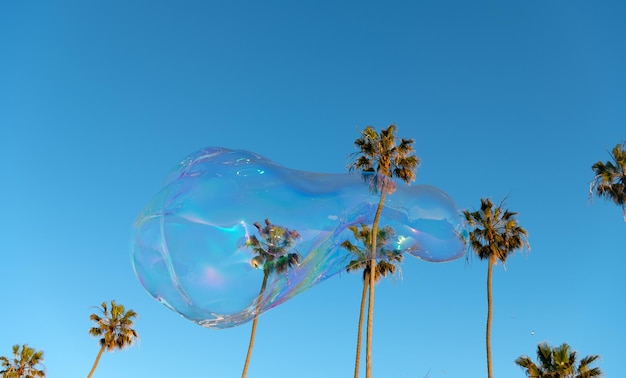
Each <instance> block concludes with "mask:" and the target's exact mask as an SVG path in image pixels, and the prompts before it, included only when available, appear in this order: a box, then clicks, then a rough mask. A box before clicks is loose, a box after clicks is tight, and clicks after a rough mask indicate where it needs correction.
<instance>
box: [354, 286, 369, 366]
mask: <svg viewBox="0 0 626 378" xmlns="http://www.w3.org/2000/svg"><path fill="white" fill-rule="evenodd" d="M368 283H369V278H368V280H367V281H366V280H363V293H362V294H361V311H360V312H359V330H358V333H357V337H356V361H355V362H354V378H359V363H360V361H361V339H362V338H363V337H362V336H363V315H364V314H365V297H366V295H367V286H368Z"/></svg>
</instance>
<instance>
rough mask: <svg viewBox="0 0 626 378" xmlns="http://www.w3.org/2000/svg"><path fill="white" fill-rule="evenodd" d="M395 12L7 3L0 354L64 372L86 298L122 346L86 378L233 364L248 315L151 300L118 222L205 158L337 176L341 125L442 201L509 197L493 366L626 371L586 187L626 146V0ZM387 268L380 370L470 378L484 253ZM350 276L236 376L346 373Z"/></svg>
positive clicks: (612, 249) (614, 289)
mask: <svg viewBox="0 0 626 378" xmlns="http://www.w3.org/2000/svg"><path fill="white" fill-rule="evenodd" d="M295 3H298V4H295ZM408 3H409V2H391V3H388V4H384V5H383V4H382V2H379V3H373V2H352V3H351V2H342V1H340V2H330V1H323V2H290V1H267V2H228V4H226V3H225V2H209V1H206V2H200V1H189V2H183V3H174V2H166V1H135V2H122V1H107V2H82V1H60V2H33V1H16V0H7V1H2V2H1V3H0V55H1V57H0V177H1V180H2V183H1V185H0V249H1V251H2V252H1V256H2V258H1V259H0V272H1V273H0V298H1V299H0V355H8V354H10V352H11V346H12V345H13V344H17V343H20V344H21V343H28V344H29V345H31V346H33V347H35V348H38V349H43V350H44V351H45V353H46V354H45V365H46V367H47V372H48V377H51V378H57V377H59V378H60V377H63V378H73V377H84V376H86V375H87V373H88V372H89V369H90V368H91V365H92V363H93V361H94V359H95V357H96V354H97V352H98V345H97V340H96V339H94V338H92V337H91V336H89V335H88V333H87V330H88V329H89V327H90V326H91V323H90V322H89V319H88V318H89V314H90V313H91V312H93V311H94V309H93V308H92V306H97V305H99V304H100V303H101V302H102V301H109V300H111V299H115V300H116V301H118V302H119V303H122V304H124V305H126V306H127V307H129V308H132V309H134V310H135V311H137V312H138V313H139V315H140V318H139V319H138V321H137V323H136V329H137V331H138V332H139V334H140V338H141V339H140V342H139V343H138V344H137V345H136V346H134V347H133V348H131V349H129V350H126V351H124V352H114V353H108V354H105V355H104V356H103V357H102V359H101V361H100V365H99V367H98V370H97V371H96V374H95V377H121V378H131V377H132V378H134V377H189V376H204V377H237V376H239V375H240V374H241V368H242V365H243V362H244V359H245V353H246V349H247V343H248V338H249V333H250V323H247V324H244V325H242V326H240V327H236V328H231V329H226V330H212V329H204V328H202V327H200V326H197V325H195V324H194V323H192V322H190V321H188V320H185V319H183V318H181V317H180V316H178V315H177V314H175V313H174V312H172V311H170V310H168V309H167V308H165V307H164V306H163V305H161V304H159V303H158V302H156V301H155V300H154V299H152V297H150V296H149V295H148V294H147V293H146V292H145V291H144V289H143V288H142V286H141V285H140V284H139V282H138V281H137V279H136V278H135V276H134V273H133V270H132V266H131V263H130V246H131V236H132V224H133V221H134V219H135V217H136V216H137V215H138V213H139V212H140V211H141V209H142V208H143V207H144V206H145V204H146V203H147V202H148V201H149V199H150V198H151V197H152V196H153V195H154V194H155V193H156V192H157V191H158V190H160V188H161V186H162V183H163V180H164V179H165V177H166V175H167V174H168V172H169V171H170V170H171V169H172V168H173V167H174V166H175V165H176V164H177V163H178V162H179V161H180V159H182V158H183V157H185V156H186V155H187V154H190V153H192V152H194V151H196V150H198V149H200V148H203V147H206V146H223V147H229V148H235V149H246V150H251V151H254V152H256V153H259V154H261V155H264V156H266V157H268V158H270V159H271V160H273V161H275V162H278V163H280V164H282V165H285V166H287V167H289V168H293V169H301V170H307V171H314V172H328V173H339V172H343V171H344V167H345V163H346V156H347V155H348V154H349V153H350V152H352V151H353V146H352V142H353V140H354V139H355V138H356V137H358V132H359V130H361V129H363V128H364V127H366V126H367V125H373V126H375V127H377V128H381V127H385V126H387V125H388V124H391V123H395V124H396V125H397V127H398V134H399V136H402V137H405V138H414V139H415V148H416V151H417V154H418V155H419V157H420V158H421V159H422V165H421V167H420V169H419V171H418V177H417V183H420V184H431V185H435V186H438V187H439V188H441V189H443V190H445V191H446V192H447V193H448V194H450V195H451V196H452V197H453V198H454V199H455V201H456V203H457V204H458V206H459V208H461V209H463V208H469V209H474V208H476V207H478V206H479V204H480V198H481V197H490V198H492V200H494V202H499V201H500V200H502V199H503V198H505V197H508V200H507V204H508V207H509V208H510V209H511V210H513V211H517V212H519V218H518V219H519V222H520V224H521V225H522V226H523V227H525V228H526V229H527V230H528V231H529V234H530V236H529V241H530V243H531V246H532V249H531V252H530V253H528V254H518V255H515V256H513V257H512V258H510V260H509V262H508V264H507V269H506V271H505V270H503V269H502V267H501V266H498V267H497V268H496V269H495V273H494V282H493V285H494V302H495V303H494V319H493V337H492V343H493V359H494V362H493V367H494V373H495V376H497V377H523V376H524V374H523V372H522V370H521V369H519V368H518V367H517V366H515V365H514V363H513V360H514V359H515V358H516V357H518V356H520V355H522V354H528V355H531V356H533V357H534V354H535V350H536V345H537V343H539V342H542V341H548V342H550V343H552V344H560V343H562V342H568V343H569V344H570V345H571V346H572V347H573V348H574V349H575V350H577V351H578V352H579V354H580V355H587V354H600V355H601V356H602V360H601V361H600V364H599V366H600V367H601V368H602V369H603V370H604V371H605V372H606V373H607V376H608V377H617V376H619V375H620V374H622V370H623V357H624V354H625V353H626V349H624V348H625V347H624V340H625V339H626V326H625V325H624V321H623V319H624V307H623V303H624V287H626V282H625V281H626V279H625V278H624V275H623V267H624V266H625V265H626V254H624V236H625V234H626V223H625V222H624V221H623V220H622V216H621V212H620V209H619V208H618V207H616V206H614V205H612V204H611V203H605V202H604V201H602V200H595V201H593V202H589V201H588V189H589V186H588V184H589V181H590V180H591V179H592V177H593V174H592V171H591V169H590V167H591V165H592V164H593V163H595V162H596V161H598V160H603V161H606V160H607V159H608V157H609V156H608V154H607V150H609V149H611V148H612V147H613V146H614V145H615V144H616V143H618V142H621V141H623V140H624V139H626V106H625V104H626V69H625V68H624V67H626V22H624V20H626V4H625V3H624V2H622V1H611V0H606V1H600V2H590V1H506V2H496V1H482V0H481V1H473V2H471V3H468V2H464V1H437V2H435V1H420V2H411V4H410V5H409V4H408ZM402 273H403V274H402V279H400V278H398V279H397V280H396V281H395V282H394V280H388V281H386V282H382V283H381V284H380V285H379V286H378V289H377V292H376V293H377V296H376V313H375V324H374V373H375V376H376V377H379V378H410V377H417V378H421V377H424V376H425V375H426V374H427V373H428V372H430V377H431V378H435V377H437V378H442V377H443V378H473V377H477V378H478V377H485V376H486V362H485V351H484V349H485V347H484V344H485V342H484V326H485V319H486V310H487V308H486V291H485V280H486V263H483V262H481V261H478V260H477V259H470V261H469V263H467V262H466V261H465V260H464V259H460V260H457V261H454V262H449V263H443V264H434V263H426V262H423V261H420V260H417V259H413V258H407V259H406V260H405V262H404V264H403V265H402ZM360 285H361V281H360V276H359V275H358V274H354V275H349V274H342V275H341V276H337V277H334V278H332V279H329V280H327V281H325V282H323V283H322V284H320V285H318V286H316V287H314V288H312V289H311V290H309V291H307V292H305V293H303V294H301V295H299V296H298V297H296V298H294V299H293V300H291V301H289V302H287V303H284V304H282V305H281V306H279V307H277V308H275V309H273V310H271V311H269V312H267V313H266V314H264V315H263V316H262V317H261V318H260V321H259V328H258V332H257V338H256V345H255V349H254V353H253V355H252V361H251V365H250V371H249V376H250V377H273V378H281V377H285V378H291V377H300V378H307V377H320V376H328V377H346V376H351V374H352V373H351V372H352V370H353V363H354V361H353V360H354V347H355V341H356V325H357V319H358V306H359V299H360V287H361V286H360ZM533 332H534V334H532V333H533ZM620 366H622V367H620ZM362 373H364V372H363V371H362Z"/></svg>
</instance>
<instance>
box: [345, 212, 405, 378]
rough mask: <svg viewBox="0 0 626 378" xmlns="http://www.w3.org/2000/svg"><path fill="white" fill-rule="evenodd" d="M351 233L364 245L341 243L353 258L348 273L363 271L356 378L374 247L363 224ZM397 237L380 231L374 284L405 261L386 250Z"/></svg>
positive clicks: (390, 230)
mask: <svg viewBox="0 0 626 378" xmlns="http://www.w3.org/2000/svg"><path fill="white" fill-rule="evenodd" d="M349 228H350V231H352V234H353V235H354V238H355V239H356V240H357V241H358V242H359V243H360V244H361V245H362V248H359V247H358V246H356V245H354V244H352V243H351V242H350V241H349V240H346V241H344V242H343V243H341V247H342V248H345V249H346V250H347V251H348V252H350V253H351V254H352V256H353V259H352V260H350V262H349V263H348V265H347V266H346V271H348V272H352V271H356V270H362V271H363V291H362V293H361V307H360V311H359V326H358V333H357V342H356V361H355V363H354V378H358V376H359V362H360V360H361V339H362V338H361V335H362V333H363V315H364V312H365V298H366V295H367V288H368V286H369V277H370V272H371V270H370V266H371V264H369V257H370V253H371V249H372V248H371V245H372V232H371V230H370V228H369V227H368V226H367V225H365V224H361V227H360V228H359V227H356V226H350V227H349ZM394 235H395V232H394V231H393V229H392V228H391V227H389V226H385V227H383V228H380V229H379V230H378V235H377V236H378V237H377V241H378V246H377V250H378V251H377V256H382V257H381V259H379V260H378V262H377V263H376V268H375V269H374V282H378V281H379V280H380V279H381V278H383V277H386V276H387V275H393V274H394V273H395V272H396V267H397V264H400V263H401V262H402V259H403V257H404V256H403V255H402V253H401V252H399V251H397V250H394V249H386V248H385V245H386V244H387V242H388V241H389V240H390V239H391V238H392V237H393V236H394Z"/></svg>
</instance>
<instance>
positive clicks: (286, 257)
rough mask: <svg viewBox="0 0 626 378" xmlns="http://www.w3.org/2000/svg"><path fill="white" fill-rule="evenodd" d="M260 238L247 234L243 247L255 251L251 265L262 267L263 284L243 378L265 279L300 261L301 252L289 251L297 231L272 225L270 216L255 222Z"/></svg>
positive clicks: (248, 355)
mask: <svg viewBox="0 0 626 378" xmlns="http://www.w3.org/2000/svg"><path fill="white" fill-rule="evenodd" d="M254 227H256V229H257V231H258V233H259V236H260V237H261V240H259V239H258V238H257V237H256V236H255V235H252V236H248V239H247V240H246V246H247V247H249V248H252V251H253V252H254V253H255V254H256V256H255V257H254V258H252V261H251V264H252V266H253V267H255V268H258V267H261V266H262V267H263V283H262V284H261V291H260V292H259V296H258V297H257V302H256V311H255V313H254V320H253V321H252V332H251V334H250V344H249V345H248V353H247V354H246V362H245V364H244V366H243V372H242V373H241V377H242V378H244V377H245V376H246V375H247V374H248V365H249V364H250V356H251V355H252V347H253V346H254V335H255V334H256V326H257V322H258V320H259V313H260V312H261V305H262V302H263V293H264V292H265V286H266V285H267V280H268V278H269V276H271V275H272V274H274V273H276V274H284V273H286V272H287V271H288V270H289V269H291V268H293V267H294V266H297V265H298V264H299V263H300V254H299V253H298V252H288V251H289V249H290V248H291V247H292V245H293V244H294V242H295V241H296V239H298V238H300V234H298V232H297V231H294V230H289V229H287V228H285V227H281V226H276V225H273V224H272V223H271V222H270V221H269V219H265V226H261V224H260V223H258V222H256V223H254Z"/></svg>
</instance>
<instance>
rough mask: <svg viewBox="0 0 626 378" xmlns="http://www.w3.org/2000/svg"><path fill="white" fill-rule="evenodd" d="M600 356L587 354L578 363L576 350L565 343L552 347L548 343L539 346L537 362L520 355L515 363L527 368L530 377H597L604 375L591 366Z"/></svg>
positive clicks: (527, 374) (598, 369)
mask: <svg viewBox="0 0 626 378" xmlns="http://www.w3.org/2000/svg"><path fill="white" fill-rule="evenodd" d="M598 358H600V356H597V355H593V356H586V357H583V358H582V359H581V360H580V363H579V364H578V366H577V365H576V352H575V351H571V349H570V346H569V345H567V344H566V343H563V344H562V345H561V346H559V347H554V348H550V345H548V343H541V344H539V345H538V346H537V361H538V362H539V365H537V364H535V363H534V362H533V361H532V360H531V359H530V357H528V356H520V357H518V358H517V359H516V360H515V363H516V364H517V365H518V366H520V367H522V368H524V369H526V376H527V377H530V378H596V377H600V376H602V370H600V368H598V367H594V368H592V367H590V366H589V365H591V364H592V363H593V362H595V361H596V360H597V359H598Z"/></svg>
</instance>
